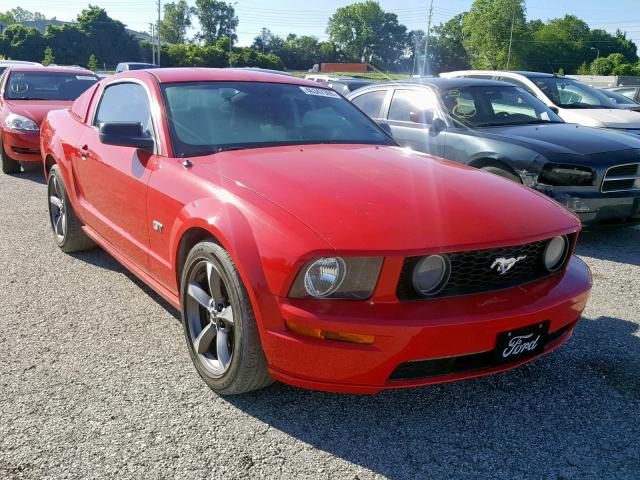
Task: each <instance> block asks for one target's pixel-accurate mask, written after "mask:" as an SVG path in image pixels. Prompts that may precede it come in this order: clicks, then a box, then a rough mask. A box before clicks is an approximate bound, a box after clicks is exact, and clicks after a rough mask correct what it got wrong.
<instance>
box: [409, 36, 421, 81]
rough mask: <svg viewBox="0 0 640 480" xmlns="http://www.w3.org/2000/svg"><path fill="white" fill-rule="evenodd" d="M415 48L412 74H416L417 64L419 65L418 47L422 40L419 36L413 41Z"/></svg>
mask: <svg viewBox="0 0 640 480" xmlns="http://www.w3.org/2000/svg"><path fill="white" fill-rule="evenodd" d="M413 45H414V50H413V70H411V76H414V75H415V74H416V66H417V65H418V49H419V48H420V42H419V41H418V37H417V36H416V38H415V39H414V42H413Z"/></svg>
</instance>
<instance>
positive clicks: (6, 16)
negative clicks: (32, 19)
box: [0, 10, 16, 23]
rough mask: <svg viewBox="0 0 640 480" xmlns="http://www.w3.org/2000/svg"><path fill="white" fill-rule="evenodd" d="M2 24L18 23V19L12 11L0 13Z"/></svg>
mask: <svg viewBox="0 0 640 480" xmlns="http://www.w3.org/2000/svg"><path fill="white" fill-rule="evenodd" d="M0 22H2V23H16V17H14V16H13V13H11V10H7V11H6V12H0Z"/></svg>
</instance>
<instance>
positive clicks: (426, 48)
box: [422, 0, 433, 77]
mask: <svg viewBox="0 0 640 480" xmlns="http://www.w3.org/2000/svg"><path fill="white" fill-rule="evenodd" d="M432 15H433V0H431V6H430V7H429V22H428V23H427V39H426V40H425V42H424V62H423V63H422V76H423V77H424V75H425V72H426V73H429V72H430V70H431V69H430V68H428V67H429V36H430V35H431V16H432Z"/></svg>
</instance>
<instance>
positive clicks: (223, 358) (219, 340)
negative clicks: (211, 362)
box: [216, 328, 231, 368]
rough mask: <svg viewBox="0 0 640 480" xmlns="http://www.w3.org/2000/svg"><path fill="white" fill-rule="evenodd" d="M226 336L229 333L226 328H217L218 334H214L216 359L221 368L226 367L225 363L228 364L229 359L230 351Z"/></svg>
mask: <svg viewBox="0 0 640 480" xmlns="http://www.w3.org/2000/svg"><path fill="white" fill-rule="evenodd" d="M228 338H229V334H228V330H227V329H226V328H223V329H221V330H218V335H217V336H216V351H217V353H218V361H219V362H220V364H221V365H222V368H227V365H229V362H230V361H231V352H230V351H229V346H228V345H227V339H228Z"/></svg>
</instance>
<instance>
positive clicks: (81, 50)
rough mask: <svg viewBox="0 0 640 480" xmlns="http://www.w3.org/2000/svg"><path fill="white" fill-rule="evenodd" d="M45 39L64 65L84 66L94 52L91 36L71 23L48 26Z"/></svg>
mask: <svg viewBox="0 0 640 480" xmlns="http://www.w3.org/2000/svg"><path fill="white" fill-rule="evenodd" d="M44 39H45V42H46V43H47V45H48V46H49V47H51V49H52V50H53V51H54V52H56V56H57V57H58V61H59V62H60V63H63V64H71V65H83V64H84V63H85V61H86V59H87V58H88V57H89V55H90V54H91V52H92V50H93V46H92V45H91V43H90V40H89V36H88V35H87V34H86V33H85V32H83V31H82V30H80V28H79V27H78V26H77V25H74V24H71V23H67V24H65V25H61V26H59V27H58V26H54V25H49V26H47V30H46V32H45V34H44Z"/></svg>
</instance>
